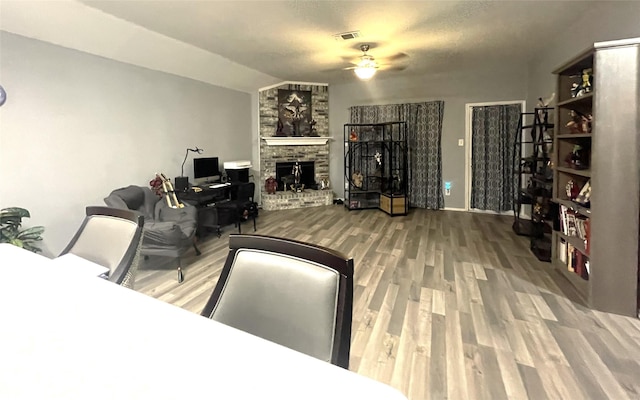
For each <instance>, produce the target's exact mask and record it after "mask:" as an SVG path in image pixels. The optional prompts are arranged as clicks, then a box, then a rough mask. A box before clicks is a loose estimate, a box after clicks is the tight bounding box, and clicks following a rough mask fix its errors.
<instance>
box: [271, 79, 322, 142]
mask: <svg viewBox="0 0 640 400" xmlns="http://www.w3.org/2000/svg"><path fill="white" fill-rule="evenodd" d="M311 121H312V118H311V91H310V90H289V89H278V128H277V131H276V136H310V135H311V132H312V129H313V126H312V125H311V124H310V123H311Z"/></svg>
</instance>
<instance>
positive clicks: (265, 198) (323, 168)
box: [257, 84, 333, 210]
mask: <svg viewBox="0 0 640 400" xmlns="http://www.w3.org/2000/svg"><path fill="white" fill-rule="evenodd" d="M278 89H287V90H305V91H311V115H312V118H313V120H314V121H316V125H315V129H316V134H317V136H296V137H276V136H275V134H276V130H277V126H278ZM259 99H260V100H259V101H260V137H261V140H260V179H259V180H258V181H257V184H258V186H259V187H260V190H261V199H262V208H263V209H265V210H286V209H292V208H303V207H314V206H321V205H329V204H332V203H333V192H332V191H331V190H315V189H311V188H308V186H307V185H305V190H304V191H302V192H293V191H291V190H280V191H278V192H276V194H267V193H266V191H265V188H264V181H265V180H266V179H267V178H269V177H270V176H273V177H274V178H276V171H277V169H276V164H277V163H295V162H299V163H303V165H307V169H308V168H309V165H310V164H309V163H312V165H313V176H311V177H309V176H307V177H306V178H307V179H308V180H309V181H311V180H313V181H314V183H318V182H320V181H321V180H322V179H323V178H329V142H328V139H329V103H328V101H329V91H328V87H327V86H323V85H304V84H284V85H280V86H278V87H274V88H269V89H265V90H263V91H261V92H260V94H259ZM289 165H291V164H289ZM307 172H308V171H307ZM279 184H281V182H279ZM280 186H282V185H280Z"/></svg>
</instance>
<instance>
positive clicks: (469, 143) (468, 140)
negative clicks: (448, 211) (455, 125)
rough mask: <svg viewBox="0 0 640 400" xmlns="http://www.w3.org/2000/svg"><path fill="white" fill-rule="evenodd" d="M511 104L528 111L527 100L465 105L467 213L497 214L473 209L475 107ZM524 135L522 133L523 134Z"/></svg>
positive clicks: (465, 191) (465, 197)
mask: <svg viewBox="0 0 640 400" xmlns="http://www.w3.org/2000/svg"><path fill="white" fill-rule="evenodd" d="M509 104H520V112H525V110H526V109H527V107H526V106H527V102H526V100H509V101H491V102H485V103H466V104H465V105H464V109H465V128H464V131H465V139H464V140H465V143H466V144H467V145H466V146H465V155H464V161H465V162H464V209H465V211H474V212H487V213H493V214H496V213H495V212H494V211H483V210H476V209H471V155H472V151H473V148H472V147H473V143H472V141H471V117H472V115H473V114H472V112H473V108H474V107H484V106H501V105H509ZM521 134H522V132H521ZM510 213H511V211H508V212H507V211H505V212H504V213H503V214H510Z"/></svg>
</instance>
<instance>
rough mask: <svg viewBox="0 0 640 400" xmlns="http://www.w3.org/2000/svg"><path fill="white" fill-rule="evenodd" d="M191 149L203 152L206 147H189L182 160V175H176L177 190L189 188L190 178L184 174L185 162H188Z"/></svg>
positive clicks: (199, 152) (195, 151)
mask: <svg viewBox="0 0 640 400" xmlns="http://www.w3.org/2000/svg"><path fill="white" fill-rule="evenodd" d="M190 151H192V152H194V153H198V154H201V153H202V152H203V151H204V149H199V148H198V146H196V148H195V149H190V148H187V151H186V152H185V153H184V160H182V167H181V168H180V176H177V177H176V190H177V191H179V192H180V191H184V190H187V189H188V188H189V178H188V177H186V176H184V163H185V162H187V157H188V156H189V152H190Z"/></svg>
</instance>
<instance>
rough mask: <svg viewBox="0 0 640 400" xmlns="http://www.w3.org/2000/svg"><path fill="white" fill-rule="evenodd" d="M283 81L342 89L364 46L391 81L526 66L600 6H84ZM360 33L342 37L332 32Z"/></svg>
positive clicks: (182, 2) (181, 2)
mask: <svg viewBox="0 0 640 400" xmlns="http://www.w3.org/2000/svg"><path fill="white" fill-rule="evenodd" d="M82 3H84V4H86V5H88V6H90V7H93V8H95V9H98V10H102V11H103V12H105V13H107V14H111V15H113V16H115V17H117V18H120V19H123V20H126V21H129V22H132V23H134V24H136V25H139V26H142V27H144V28H147V29H149V30H151V31H155V32H158V33H160V34H162V35H165V36H168V37H170V38H174V39H177V40H179V41H182V42H186V43H189V44H191V45H194V46H196V47H199V48H201V49H204V50H207V51H209V52H212V53H215V54H217V55H220V56H222V57H225V58H227V59H229V60H232V61H234V62H237V63H239V64H242V65H245V66H247V67H250V68H252V69H255V70H257V71H260V72H262V73H265V74H268V75H271V76H273V77H276V78H280V79H282V80H289V81H306V82H326V83H339V82H344V81H347V80H353V79H355V77H354V75H353V72H352V71H349V70H344V69H343V68H345V67H348V66H350V65H352V62H357V61H358V57H359V55H360V54H361V52H360V51H359V49H358V48H359V46H360V44H362V43H368V44H370V45H371V50H370V51H369V54H371V55H372V56H374V57H375V58H376V60H377V61H379V62H381V63H383V64H388V65H387V66H386V69H384V68H383V69H381V70H380V72H379V73H378V75H377V77H376V79H382V78H384V77H385V76H399V75H423V74H428V73H439V72H443V71H452V70H462V71H464V70H469V71H471V70H472V69H477V68H492V67H493V66H497V65H505V64H508V65H524V63H526V62H527V61H528V60H529V59H530V57H531V56H532V55H534V54H535V52H536V51H537V50H541V49H544V47H545V46H546V42H547V40H548V39H550V38H552V37H553V36H554V35H556V34H558V32H561V31H562V30H563V29H567V27H568V26H569V25H570V24H571V23H572V22H573V21H575V20H576V18H578V17H579V16H580V14H581V13H583V12H585V11H586V10H587V9H588V8H592V7H594V6H596V5H597V2H584V3H588V4H589V7H587V6H585V5H584V4H583V5H582V6H581V5H580V4H579V3H583V2H575V1H561V2H544V1H509V2H503V1H412V2H408V1H188V0H176V1H170V0H166V1H134V0H128V1H116V0H107V1H83V2H82ZM354 30H358V31H360V32H361V34H362V36H361V37H360V38H357V39H354V40H350V41H342V40H340V41H338V40H335V39H334V38H333V35H334V34H337V33H340V32H346V31H354Z"/></svg>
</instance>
